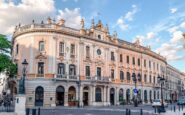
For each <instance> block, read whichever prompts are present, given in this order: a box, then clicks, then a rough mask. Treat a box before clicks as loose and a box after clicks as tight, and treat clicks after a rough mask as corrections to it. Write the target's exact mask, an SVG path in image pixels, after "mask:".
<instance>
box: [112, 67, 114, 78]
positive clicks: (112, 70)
mask: <svg viewBox="0 0 185 115" xmlns="http://www.w3.org/2000/svg"><path fill="white" fill-rule="evenodd" d="M111 78H112V79H114V70H113V69H111Z"/></svg>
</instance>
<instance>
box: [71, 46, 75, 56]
mask: <svg viewBox="0 0 185 115" xmlns="http://www.w3.org/2000/svg"><path fill="white" fill-rule="evenodd" d="M71 55H75V45H74V44H71Z"/></svg>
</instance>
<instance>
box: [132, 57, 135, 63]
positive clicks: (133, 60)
mask: <svg viewBox="0 0 185 115" xmlns="http://www.w3.org/2000/svg"><path fill="white" fill-rule="evenodd" d="M132 64H133V65H135V58H134V57H132Z"/></svg>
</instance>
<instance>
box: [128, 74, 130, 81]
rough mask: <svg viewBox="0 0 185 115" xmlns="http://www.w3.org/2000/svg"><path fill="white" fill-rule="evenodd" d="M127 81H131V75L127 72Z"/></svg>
mask: <svg viewBox="0 0 185 115" xmlns="http://www.w3.org/2000/svg"><path fill="white" fill-rule="evenodd" d="M127 80H128V81H130V73H129V72H127Z"/></svg>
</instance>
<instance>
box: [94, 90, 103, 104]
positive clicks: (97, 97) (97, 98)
mask: <svg viewBox="0 0 185 115" xmlns="http://www.w3.org/2000/svg"><path fill="white" fill-rule="evenodd" d="M95 97H96V102H101V101H102V99H101V88H99V87H97V88H96V95H95Z"/></svg>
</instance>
